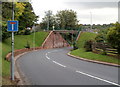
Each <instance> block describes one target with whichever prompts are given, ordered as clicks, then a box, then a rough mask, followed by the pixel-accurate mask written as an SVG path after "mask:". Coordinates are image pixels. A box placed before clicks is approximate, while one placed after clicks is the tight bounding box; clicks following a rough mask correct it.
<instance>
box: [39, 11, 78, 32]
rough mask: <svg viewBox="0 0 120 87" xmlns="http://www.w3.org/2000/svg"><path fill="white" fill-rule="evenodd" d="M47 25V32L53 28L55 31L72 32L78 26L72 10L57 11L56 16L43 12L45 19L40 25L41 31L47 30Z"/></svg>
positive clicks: (49, 12)
mask: <svg viewBox="0 0 120 87" xmlns="http://www.w3.org/2000/svg"><path fill="white" fill-rule="evenodd" d="M48 23H49V30H52V29H53V26H54V27H55V29H56V30H58V29H67V30H73V29H76V27H78V28H79V26H78V20H77V15H76V12H74V11H73V10H61V11H58V12H57V14H56V15H53V14H52V11H50V10H49V11H47V12H45V17H44V18H43V20H42V23H41V24H40V25H41V26H42V28H43V29H47V27H48Z"/></svg>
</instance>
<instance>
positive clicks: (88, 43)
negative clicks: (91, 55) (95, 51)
mask: <svg viewBox="0 0 120 87" xmlns="http://www.w3.org/2000/svg"><path fill="white" fill-rule="evenodd" d="M92 43H93V41H92V40H88V41H86V42H85V45H84V48H85V50H86V51H92Z"/></svg>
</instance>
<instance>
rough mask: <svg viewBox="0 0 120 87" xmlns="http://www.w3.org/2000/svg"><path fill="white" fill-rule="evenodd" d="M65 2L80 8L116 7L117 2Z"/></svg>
mask: <svg viewBox="0 0 120 87" xmlns="http://www.w3.org/2000/svg"><path fill="white" fill-rule="evenodd" d="M65 4H66V5H67V6H70V7H71V6H72V8H80V9H81V8H82V9H94V8H95V9H101V8H118V3H117V2H65Z"/></svg>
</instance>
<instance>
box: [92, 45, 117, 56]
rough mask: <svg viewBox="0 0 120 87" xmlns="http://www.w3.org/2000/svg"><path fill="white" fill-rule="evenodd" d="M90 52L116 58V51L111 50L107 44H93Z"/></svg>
mask: <svg viewBox="0 0 120 87" xmlns="http://www.w3.org/2000/svg"><path fill="white" fill-rule="evenodd" d="M92 50H93V52H95V53H101V54H102V53H106V54H107V55H109V56H115V57H116V56H117V54H118V52H117V49H114V48H112V47H111V46H110V45H108V44H107V43H93V45H92Z"/></svg>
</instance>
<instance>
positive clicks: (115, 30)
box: [107, 23, 120, 55]
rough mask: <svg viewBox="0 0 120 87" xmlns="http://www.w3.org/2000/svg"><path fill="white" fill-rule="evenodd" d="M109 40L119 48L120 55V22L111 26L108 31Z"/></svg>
mask: <svg viewBox="0 0 120 87" xmlns="http://www.w3.org/2000/svg"><path fill="white" fill-rule="evenodd" d="M107 40H108V42H109V43H110V44H111V46H113V47H114V48H116V49H117V51H118V54H119V55H120V24H119V23H116V24H115V27H111V28H110V29H109V31H108V33H107Z"/></svg>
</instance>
